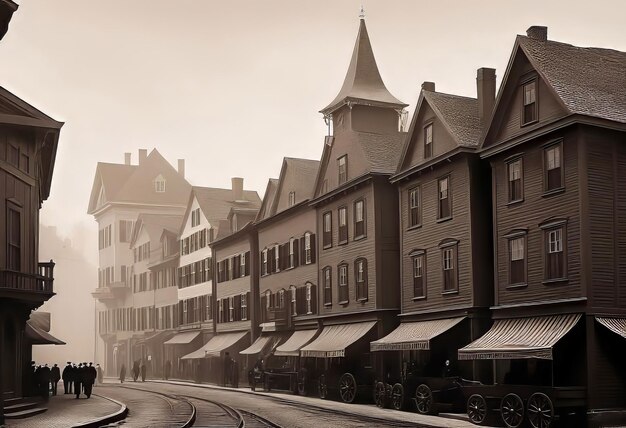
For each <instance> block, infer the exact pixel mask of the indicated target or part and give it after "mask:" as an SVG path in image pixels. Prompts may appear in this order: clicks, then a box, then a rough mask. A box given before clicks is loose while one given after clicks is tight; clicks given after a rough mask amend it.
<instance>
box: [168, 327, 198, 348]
mask: <svg viewBox="0 0 626 428" xmlns="http://www.w3.org/2000/svg"><path fill="white" fill-rule="evenodd" d="M199 335H200V331H199V330H196V331H183V332H182V333H178V334H176V336H174V337H172V338H171V339H170V340H168V341H167V342H164V343H163V344H164V345H187V344H189V343H191V342H192V341H193V340H194V339H195V338H196V337H198V336H199Z"/></svg>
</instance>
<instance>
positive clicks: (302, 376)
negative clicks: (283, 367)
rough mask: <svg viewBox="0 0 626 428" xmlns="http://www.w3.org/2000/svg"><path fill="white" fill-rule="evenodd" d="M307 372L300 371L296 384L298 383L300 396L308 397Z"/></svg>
mask: <svg viewBox="0 0 626 428" xmlns="http://www.w3.org/2000/svg"><path fill="white" fill-rule="evenodd" d="M306 381H307V379H306V372H305V371H304V370H300V371H299V372H298V375H297V377H296V382H297V383H298V394H300V395H306Z"/></svg>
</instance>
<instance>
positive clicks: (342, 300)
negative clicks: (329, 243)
mask: <svg viewBox="0 0 626 428" xmlns="http://www.w3.org/2000/svg"><path fill="white" fill-rule="evenodd" d="M342 280H343V281H342ZM348 281H349V279H348V263H346V262H342V263H340V264H338V265H337V299H339V302H337V303H339V304H340V305H345V304H347V303H348V302H349V301H350V288H349V285H348Z"/></svg>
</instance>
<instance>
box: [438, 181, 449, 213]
mask: <svg viewBox="0 0 626 428" xmlns="http://www.w3.org/2000/svg"><path fill="white" fill-rule="evenodd" d="M437 187H438V188H439V213H438V214H439V216H438V218H439V219H446V218H449V217H452V204H451V203H450V177H445V178H440V179H439V181H438V182H437Z"/></svg>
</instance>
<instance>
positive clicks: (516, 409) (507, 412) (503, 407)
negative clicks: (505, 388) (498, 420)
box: [500, 393, 524, 428]
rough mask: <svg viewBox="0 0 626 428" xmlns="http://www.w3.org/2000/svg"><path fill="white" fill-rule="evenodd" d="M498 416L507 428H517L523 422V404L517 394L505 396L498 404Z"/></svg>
mask: <svg viewBox="0 0 626 428" xmlns="http://www.w3.org/2000/svg"><path fill="white" fill-rule="evenodd" d="M500 415H501V416H502V421H503V422H504V424H505V425H506V426H507V427H508V428H519V427H520V426H522V422H524V402H523V401H522V399H521V398H520V397H519V395H517V394H513V393H511V394H507V395H505V396H504V398H503V399H502V401H501V402H500Z"/></svg>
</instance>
